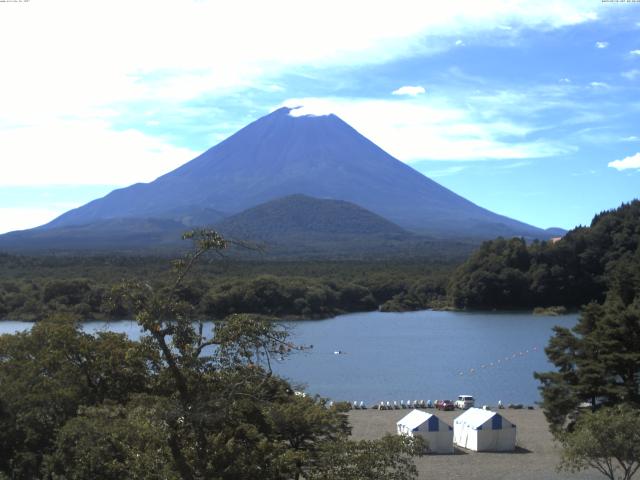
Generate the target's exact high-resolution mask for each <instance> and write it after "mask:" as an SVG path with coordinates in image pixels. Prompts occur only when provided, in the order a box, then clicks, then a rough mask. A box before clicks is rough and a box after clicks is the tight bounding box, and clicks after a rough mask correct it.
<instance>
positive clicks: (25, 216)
mask: <svg viewBox="0 0 640 480" xmlns="http://www.w3.org/2000/svg"><path fill="white" fill-rule="evenodd" d="M74 206H75V207H77V206H78V205H74ZM67 210H69V208H57V209H52V208H19V207H16V208H5V207H0V234H3V233H7V232H12V231H14V230H25V229H27V228H34V227H37V226H39V225H43V224H45V223H48V222H50V221H51V220H53V219H54V218H56V217H57V216H59V215H61V214H63V213H64V212H66V211H67Z"/></svg>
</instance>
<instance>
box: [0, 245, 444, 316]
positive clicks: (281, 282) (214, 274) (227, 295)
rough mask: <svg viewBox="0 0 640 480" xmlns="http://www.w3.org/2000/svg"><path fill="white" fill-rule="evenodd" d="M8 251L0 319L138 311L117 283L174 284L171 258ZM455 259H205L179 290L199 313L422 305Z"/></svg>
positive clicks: (433, 302) (432, 299) (431, 302)
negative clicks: (131, 307) (443, 261)
mask: <svg viewBox="0 0 640 480" xmlns="http://www.w3.org/2000/svg"><path fill="white" fill-rule="evenodd" d="M75 259H76V257H65V258H62V259H56V258H53V259H47V258H37V257H13V256H6V255H5V256H4V257H0V319H9V320H26V321H33V320H36V321H37V320H40V319H43V318H46V317H47V316H50V315H52V314H55V313H69V314H73V315H77V316H79V317H81V318H83V319H85V320H108V319H123V318H132V315H133V312H132V311H130V310H129V309H128V308H127V306H126V302H123V301H122V298H120V297H119V294H118V292H117V291H116V290H114V287H115V286H117V285H118V284H119V282H120V281H121V279H123V278H131V277H137V278H145V280H146V281H147V282H148V283H150V284H151V285H153V286H154V288H158V289H162V288H168V284H169V281H170V278H171V272H170V270H167V268H165V267H164V266H163V265H164V264H166V263H167V259H166V258H154V257H150V258H140V259H138V258H133V259H126V258H122V257H109V258H104V259H99V258H94V259H90V258H86V257H84V258H82V257H80V259H79V262H78V264H77V265H74V264H73V262H74V261H75ZM453 267H454V266H453V265H451V264H443V265H442V264H437V263H434V264H430V263H424V262H416V263H408V262H407V263H403V262H398V263H393V262H313V261H306V262H263V263H251V262H237V261H236V262H227V263H225V260H224V259H223V260H221V261H220V263H219V264H216V263H206V262H205V263H204V264H203V265H201V266H199V275H198V278H194V279H189V280H187V281H185V282H184V283H183V284H182V285H181V288H180V291H179V292H177V294H178V295H179V296H180V298H181V300H183V301H186V302H189V303H190V304H191V305H192V306H193V307H194V309H195V312H196V315H197V316H198V318H207V319H220V318H224V317H226V316H227V315H230V314H232V313H256V314H264V315H271V316H276V317H279V318H323V317H328V316H333V315H337V314H341V313H346V312H358V311H369V310H376V309H378V308H381V309H383V310H386V311H392V310H393V311H399V310H400V311H401V310H415V309H422V308H428V307H433V306H438V305H440V304H443V303H444V301H445V299H446V284H447V281H448V274H449V273H450V271H451V270H452V269H453Z"/></svg>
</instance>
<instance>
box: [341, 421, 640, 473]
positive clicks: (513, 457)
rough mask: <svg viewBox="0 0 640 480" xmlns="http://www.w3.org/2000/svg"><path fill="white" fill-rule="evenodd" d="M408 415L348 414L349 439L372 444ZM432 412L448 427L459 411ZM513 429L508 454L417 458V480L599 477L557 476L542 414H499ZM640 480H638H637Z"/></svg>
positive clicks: (460, 452) (461, 453) (555, 449)
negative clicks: (514, 441)
mask: <svg viewBox="0 0 640 480" xmlns="http://www.w3.org/2000/svg"><path fill="white" fill-rule="evenodd" d="M409 411H410V410H384V411H378V410H353V411H351V412H350V413H349V420H350V422H351V425H352V427H353V432H352V437H353V438H354V439H358V440H361V439H374V438H379V437H381V436H382V435H384V434H385V433H392V434H395V433H396V422H397V421H398V420H400V419H401V418H402V417H403V416H404V415H406V414H407V413H408V412H409ZM427 411H428V412H430V413H436V414H437V415H438V416H439V417H440V418H441V419H442V420H444V421H445V422H447V423H448V424H449V425H453V419H454V418H455V417H457V416H458V415H460V414H461V413H462V412H461V411H460V410H457V411H453V412H439V411H437V410H434V409H428V410H427ZM500 414H501V415H503V416H504V417H505V418H506V419H507V420H509V421H510V422H512V423H515V425H516V426H517V450H516V451H515V452H513V453H476V452H470V451H466V450H460V449H456V452H455V454H454V455H426V456H424V457H422V458H419V459H417V461H416V465H417V466H418V470H419V472H420V477H419V478H420V479H434V480H435V479H447V480H449V479H451V480H458V479H460V480H471V479H473V480H498V479H506V480H546V479H561V480H574V479H575V480H577V479H584V480H592V479H593V480H596V479H603V478H604V477H603V476H602V475H601V474H600V473H598V472H597V471H595V470H589V471H584V472H580V473H577V474H570V473H565V472H562V473H558V472H557V471H556V465H558V461H559V458H560V457H559V453H558V450H559V448H558V446H557V444H555V443H554V441H553V438H552V436H551V434H550V433H549V429H548V427H547V422H546V420H545V418H544V415H543V413H542V411H541V410H539V409H536V410H511V409H505V410H500ZM638 478H640V477H638Z"/></svg>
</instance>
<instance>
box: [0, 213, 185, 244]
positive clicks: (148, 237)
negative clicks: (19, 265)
mask: <svg viewBox="0 0 640 480" xmlns="http://www.w3.org/2000/svg"><path fill="white" fill-rule="evenodd" d="M185 230H188V227H187V226H185V225H184V224H183V223H181V222H177V221H174V220H166V219H153V218H115V219H108V220H96V221H94V222H92V223H90V224H86V225H69V226H61V227H56V228H50V229H43V228H35V229H31V230H21V231H16V232H11V233H7V234H5V235H0V249H3V250H7V251H108V250H120V251H123V250H136V251H138V250H151V249H158V248H160V249H162V248H170V249H171V250H174V249H175V248H176V247H179V246H180V239H181V236H182V233H183V232H184V231H185Z"/></svg>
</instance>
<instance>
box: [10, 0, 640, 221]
mask: <svg viewBox="0 0 640 480" xmlns="http://www.w3.org/2000/svg"><path fill="white" fill-rule="evenodd" d="M222 3H231V2H214V1H202V0H198V1H196V0H193V1H188V0H185V1H180V2H178V1H163V2H157V1H151V0H140V1H137V2H124V1H114V2H91V1H89V2H87V1H67V0H61V1H56V2H45V1H43V0H31V1H30V2H27V3H0V41H2V45H5V46H7V45H10V48H8V49H5V50H4V51H3V74H2V76H0V159H2V160H1V161H2V166H3V169H2V171H3V174H2V175H1V176H0V232H5V231H10V230H15V229H20V228H28V227H32V226H36V225H39V224H42V223H44V222H46V221H49V220H51V219H53V218H54V217H55V216H57V215H59V214H60V213H62V212H64V211H66V210H68V209H70V208H73V207H77V206H79V205H81V204H83V203H86V202H87V201H90V200H92V199H94V198H96V197H99V196H103V195H105V194H106V193H108V192H109V191H110V190H112V189H114V188H117V187H122V186H126V185H130V184H132V183H135V182H148V181H151V180H153V179H154V178H156V177H158V176H159V175H162V174H163V173H166V172H167V171H169V170H172V169H174V168H176V167H178V166H179V165H181V164H183V163H185V162H187V161H189V160H190V159H192V158H193V157H195V156H196V155H197V154H198V153H200V152H202V151H203V150H205V149H207V148H209V147H210V146H213V145H214V144H216V143H218V142H219V141H220V140H222V139H224V138H226V137H227V136H229V135H231V134H233V133H234V132H235V131H236V130H238V129H239V128H241V127H243V126H244V125H246V124H247V123H249V122H250V121H252V120H254V119H256V118H258V117H260V116H262V115H265V114H267V113H269V112H270V111H271V110H273V109H275V108H278V107H279V106H282V105H289V106H298V105H302V106H303V109H301V110H300V111H299V112H300V113H309V114H324V113H329V112H331V113H335V114H337V115H339V116H340V117H341V118H343V119H344V120H345V121H347V122H349V123H350V124H351V125H352V126H353V127H354V128H356V129H357V130H358V131H360V132H361V133H362V134H364V135H365V136H367V137H369V138H370V139H371V140H373V141H374V142H375V143H377V144H378V145H380V146H381V147H382V148H384V149H385V150H387V151H388V152H389V153H391V154H392V155H394V156H395V157H396V158H398V159H399V160H402V161H404V162H406V163H408V164H409V165H411V166H412V167H414V168H416V169H417V170H419V171H420V172H422V173H424V174H425V175H427V176H429V177H431V178H433V179H434V180H436V181H438V182H439V183H441V184H442V185H444V186H446V187H448V188H450V189H451V190H453V191H455V192H456V193H459V194H461V195H463V196H464V197H466V198H468V199H470V200H471V201H473V202H475V203H477V204H479V205H481V206H483V207H486V208H488V209H490V210H493V211H495V212H497V213H501V214H504V215H508V216H510V217H513V218H516V219H519V220H522V221H525V222H528V223H531V224H534V225H537V226H540V227H552V226H560V227H564V228H572V227H574V226H576V225H578V224H587V223H588V222H589V221H590V219H591V218H592V217H593V215H594V214H595V213H596V212H599V211H602V210H604V209H609V208H614V207H616V206H618V205H619V204H620V203H621V202H624V201H630V200H632V199H633V198H637V197H638V196H640V189H639V187H640V3H633V2H630V3H626V2H625V3H613V2H601V1H600V0H597V1H596V0H592V1H590V0H584V1H577V2H572V1H547V2H534V1H528V2H526V1H517V0H511V1H502V0H486V1H483V2H477V1H475V2H474V1H469V2H465V1H458V2H447V3H449V4H444V3H445V2H428V1H424V0H423V1H394V2H393V3H390V2H371V1H369V2H361V1H352V2H348V3H347V2H343V3H340V2H337V1H335V2H334V1H328V0H327V1H323V2H299V1H273V2H252V1H237V2H233V4H232V5H231V4H230V5H222Z"/></svg>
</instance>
